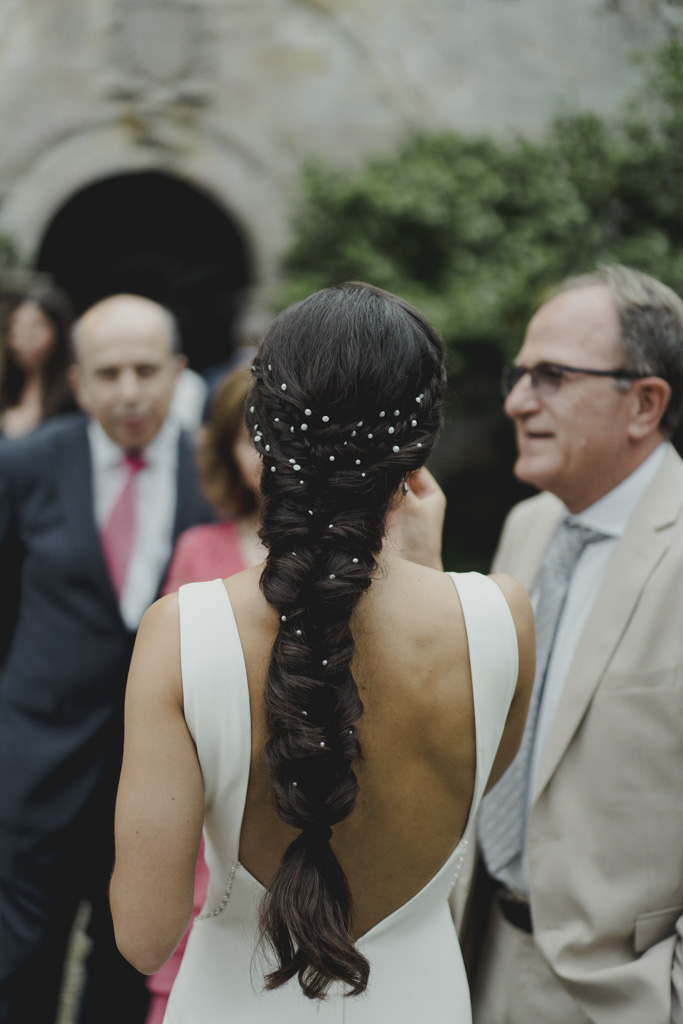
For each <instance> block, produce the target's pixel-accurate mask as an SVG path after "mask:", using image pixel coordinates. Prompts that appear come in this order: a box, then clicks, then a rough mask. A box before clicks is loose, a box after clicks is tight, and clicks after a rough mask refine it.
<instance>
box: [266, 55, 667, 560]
mask: <svg viewBox="0 0 683 1024" xmlns="http://www.w3.org/2000/svg"><path fill="white" fill-rule="evenodd" d="M643 60H647V64H648V69H647V70H648V74H647V76H646V85H645V87H644V89H643V90H642V92H641V94H640V95H638V96H635V97H634V98H633V99H632V101H631V102H630V103H629V104H628V106H627V107H626V108H625V109H624V110H623V113H622V114H621V116H620V117H619V119H617V120H616V121H613V122H610V123H607V122H605V121H603V120H602V119H600V118H599V117H598V116H596V115H594V114H576V115H572V116H567V117H561V118H558V119H556V120H555V121H554V122H553V123H552V124H551V125H550V126H549V127H548V130H547V133H546V134H545V135H544V136H543V137H539V138H536V139H534V140H533V141H532V140H529V139H526V138H522V137H519V136H518V137H515V138H513V139H511V140H508V141H507V142H501V141H497V140H493V139H491V138H484V137H479V138H473V137H468V136H465V135H461V134H456V133H448V134H440V135H432V136H426V135H422V136H415V137H413V138H410V139H408V140H407V141H406V142H405V143H404V145H403V146H402V147H401V148H400V149H399V151H398V152H397V153H396V154H395V155H394V156H390V157H381V158H378V159H374V160H370V161H369V162H368V163H367V164H366V165H365V166H364V167H362V168H361V169H360V170H357V171H355V172H352V173H349V172H341V171H338V170H336V169H335V168H334V167H329V166H325V165H323V164H320V163H316V164H311V165H309V166H308V168H307V169H306V172H305V175H304V181H303V189H302V195H301V199H300V203H299V206H298V209H297V212H296V216H295V222H294V227H295V233H294V235H295V240H294V243H293V245H292V247H291V249H290V251H289V253H288V256H287V258H286V264H285V271H286V282H285V285H284V287H283V290H282V294H281V303H282V305H286V304H287V303H289V302H291V301H294V300H296V299H300V298H303V297H304V296H306V295H308V294H310V293H311V292H312V291H315V290H316V289H318V288H322V287H325V286H326V285H329V284H332V283H334V282H338V281H344V280H349V279H356V280H366V281H370V282H372V283H373V284H375V285H378V286H380V287H383V288H387V289H389V290H390V291H394V292H397V293H398V294H399V295H402V296H403V297H405V298H406V299H408V300H410V301H411V302H413V303H414V304H415V305H416V306H418V307H419V308H420V310H422V311H423V312H424V313H425V314H426V315H427V316H428V317H429V318H430V319H431V320H432V321H433V323H434V324H435V325H436V326H437V327H438V329H439V330H440V331H441V333H442V335H443V337H444V340H445V342H446V345H447V349H448V363H449V380H450V385H449V395H448V403H447V409H446V417H445V425H444V430H443V434H442V438H441V441H440V444H439V447H438V449H437V451H436V452H435V454H434V456H433V461H432V464H431V465H432V468H433V470H434V472H435V473H436V475H437V476H438V478H439V480H440V481H441V483H442V485H443V487H444V489H445V490H446V493H447V495H448V499H449V508H448V514H447V522H446V530H445V560H446V567H447V568H449V569H451V568H453V569H454V568H458V569H485V568H486V567H487V565H488V563H489V561H490V558H491V555H492V553H493V549H494V547H495V542H496V538H497V536H498V532H499V530H500V526H501V524H502V520H503V518H504V515H505V513H506V512H507V510H508V509H509V508H510V506H511V505H512V504H513V503H514V502H515V501H517V500H519V499H520V498H521V497H524V496H526V495H527V494H529V493H531V491H530V490H529V489H527V488H525V487H523V486H522V485H521V484H519V483H518V482H516V481H515V480H514V478H513V476H512V471H511V466H512V463H513V460H514V441H513V438H512V433H511V430H510V428H509V425H508V424H507V423H506V421H505V417H504V416H503V415H502V412H501V399H500V395H499V388H498V381H499V378H500V371H501V367H502V365H503V363H504V362H507V361H510V360H511V359H512V358H514V355H515V353H516V352H517V351H518V349H519V347H520V345H521V341H522V338H523V336H524V330H525V326H526V323H527V322H528V320H529V318H530V316H531V315H532V314H533V312H534V310H535V309H536V308H537V307H538V306H539V305H540V303H541V302H542V301H543V297H544V293H545V292H546V290H547V289H548V288H549V287H551V286H552V285H554V284H556V283H557V282H559V281H560V280H561V279H562V278H564V277H566V276H568V275H571V274H577V273H581V272H583V271H586V270H589V269H590V268H592V267H593V266H595V264H596V263H600V262H619V263H625V264H628V265H630V266H633V267H636V268H638V269H640V270H643V271H645V272H647V273H650V274H652V275H654V276H655V277H657V278H659V279H660V280H662V281H664V282H665V283H666V284H668V285H670V286H671V287H672V288H674V289H675V290H676V291H677V292H678V293H679V294H681V295H683V44H681V43H680V42H678V41H676V40H672V41H671V42H669V43H668V44H667V45H666V46H665V47H664V48H663V49H661V50H660V51H658V52H657V53H656V54H655V56H654V57H652V56H650V57H648V58H643ZM680 440H681V438H680V437H677V438H676V442H677V444H679V442H680Z"/></svg>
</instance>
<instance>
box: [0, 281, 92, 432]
mask: <svg viewBox="0 0 683 1024" xmlns="http://www.w3.org/2000/svg"><path fill="white" fill-rule="evenodd" d="M27 302H32V303H35V305H36V306H37V307H38V309H39V310H40V312H41V313H42V314H43V316H45V317H46V318H47V320H49V322H50V324H51V326H52V330H53V334H54V338H53V343H52V347H51V349H50V351H49V353H48V356H47V359H46V360H45V365H44V366H43V367H42V369H41V371H40V376H41V383H42V387H43V407H42V415H41V419H43V420H46V419H49V418H50V417H51V416H56V415H57V413H60V412H69V411H71V410H72V409H75V408H76V403H75V400H74V396H73V393H72V391H71V388H70V387H69V383H68V381H67V376H66V371H67V368H68V366H69V363H70V342H69V335H70V331H71V324H72V320H73V311H72V308H71V302H70V300H69V297H68V295H67V294H66V292H63V291H62V290H61V288H49V287H45V288H35V289H33V290H32V291H29V292H28V293H27V294H26V295H24V296H23V297H22V299H21V300H20V301H19V302H17V303H16V305H15V307H14V309H15V310H16V309H18V308H19V306H23V305H24V303H27ZM24 379H25V373H24V371H23V370H22V369H21V367H19V366H17V365H16V363H14V361H13V359H12V353H11V352H10V350H9V348H7V351H6V353H5V360H4V365H3V367H2V373H1V374H0V407H2V408H5V409H8V408H9V409H11V408H12V407H13V406H15V405H17V403H18V402H19V399H20V397H21V392H22V389H23V387H24Z"/></svg>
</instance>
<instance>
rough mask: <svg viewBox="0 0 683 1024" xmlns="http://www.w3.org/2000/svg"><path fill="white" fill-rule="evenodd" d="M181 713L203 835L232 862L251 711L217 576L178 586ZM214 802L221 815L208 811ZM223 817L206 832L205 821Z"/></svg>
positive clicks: (226, 600)
mask: <svg viewBox="0 0 683 1024" xmlns="http://www.w3.org/2000/svg"><path fill="white" fill-rule="evenodd" d="M178 601H179V607H180V659H181V668H182V678H183V707H184V712H185V720H186V722H187V726H188V729H189V730H190V734H191V735H192V738H193V739H194V742H195V746H196V747H197V751H198V756H199V761H200V765H201V769H202V778H203V782H204V806H205V812H206V816H207V837H208V838H209V839H210V840H211V842H212V844H213V845H215V846H216V848H217V852H219V853H220V855H221V856H223V857H224V858H225V863H235V862H236V861H237V860H238V854H239V837H240V830H241V827H242V817H243V814H244V804H245V801H246V796H247V785H248V782H249V768H250V764H251V710H250V705H249V686H248V683H247V671H246V666H245V664H244V655H243V653H242V644H241V642H240V636H239V632H238V629H237V623H236V622H235V616H234V613H233V610H232V605H231V604H230V599H229V597H228V593H227V591H226V589H225V586H224V584H223V581H222V580H212V581H211V582H210V583H188V584H186V585H185V586H183V587H181V588H180V590H179V591H178ZM213 807H219V808H220V809H221V810H220V814H218V815H215V816H211V815H210V811H211V809H212V808H213ZM212 821H216V822H218V821H220V822H221V823H224V824H225V829H224V830H223V829H221V832H220V834H219V833H216V834H212V835H210V836H208V830H209V827H210V822H212Z"/></svg>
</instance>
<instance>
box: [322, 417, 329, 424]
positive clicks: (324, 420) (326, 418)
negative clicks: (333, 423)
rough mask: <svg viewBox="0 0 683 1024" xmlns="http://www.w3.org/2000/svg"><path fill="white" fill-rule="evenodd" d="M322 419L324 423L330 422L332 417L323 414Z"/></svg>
mask: <svg viewBox="0 0 683 1024" xmlns="http://www.w3.org/2000/svg"><path fill="white" fill-rule="evenodd" d="M322 421H323V423H329V422H330V417H329V416H323V417H322Z"/></svg>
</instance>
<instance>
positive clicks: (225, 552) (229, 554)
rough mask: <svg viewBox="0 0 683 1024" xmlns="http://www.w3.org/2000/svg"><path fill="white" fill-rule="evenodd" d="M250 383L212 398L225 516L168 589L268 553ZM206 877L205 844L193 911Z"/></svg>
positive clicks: (245, 377) (207, 456)
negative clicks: (247, 416) (249, 421)
mask: <svg viewBox="0 0 683 1024" xmlns="http://www.w3.org/2000/svg"><path fill="white" fill-rule="evenodd" d="M251 385H252V378H251V373H250V371H249V370H235V371H234V372H233V373H231V374H230V375H229V376H228V377H226V378H225V380H224V382H223V383H222V384H221V386H220V387H219V388H218V390H217V391H216V394H215V396H214V398H213V401H212V403H211V413H210V417H209V422H208V424H207V425H206V427H205V428H204V429H203V430H202V432H201V434H200V439H199V450H198V460H199V470H200V477H201V481H202V487H203V489H204V493H205V494H206V496H207V498H208V499H209V501H210V502H211V503H212V504H213V506H214V508H215V509H216V511H217V512H218V514H219V516H221V521H220V522H218V523H210V524H208V525H202V526H193V527H192V528H191V529H189V530H186V531H185V533H183V534H181V535H180V537H179V538H178V541H177V543H176V546H175V550H174V552H173V557H172V559H171V565H170V568H169V571H168V577H167V579H166V584H165V586H164V593H165V594H170V593H173V592H174V591H176V590H178V588H179V587H181V586H182V585H183V584H184V583H201V582H203V581H205V580H215V579H219V578H220V579H224V578H225V577H226V576H232V575H233V574H234V573H238V572H242V571H243V570H244V569H246V568H248V567H249V566H251V565H257V564H258V563H259V562H261V561H263V559H264V558H265V555H266V551H265V548H264V547H263V546H262V544H261V542H260V540H259V538H258V516H257V514H256V510H257V506H258V501H259V489H258V481H259V476H260V471H261V466H260V460H259V457H258V454H257V452H256V449H255V448H254V445H253V444H252V442H251V439H250V437H249V434H248V433H247V428H246V424H245V422H244V411H245V410H244V404H245V401H246V397H247V395H248V393H249V390H250V388H251ZM207 882H208V871H207V868H206V864H205V863H204V856H203V847H202V849H200V851H199V858H198V860H197V870H196V873H195V889H194V909H195V914H198V913H199V911H200V910H201V907H202V904H203V903H204V897H205V895H206V886H207ZM190 927H192V926H191V925H190ZM189 931H190V929H189V928H188V930H187V932H186V933H185V935H184V936H183V938H182V940H181V942H180V945H179V946H178V948H177V949H176V951H175V953H174V954H173V956H172V957H171V959H170V960H169V961H168V962H167V963H166V964H165V965H164V966H163V967H162V969H161V970H160V971H158V973H157V974H153V975H151V976H150V977H149V978H148V980H147V986H148V988H149V989H150V991H151V993H152V998H151V1001H150V1006H149V1013H148V1015H147V1020H146V1022H145V1024H161V1022H162V1020H163V1017H164V1013H165V1012H166V1003H167V1002H168V996H169V993H170V991H171V986H172V985H173V982H174V981H175V976H176V974H177V973H178V968H179V967H180V961H181V960H182V958H183V953H184V951H185V944H186V942H187V937H188V935H189Z"/></svg>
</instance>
